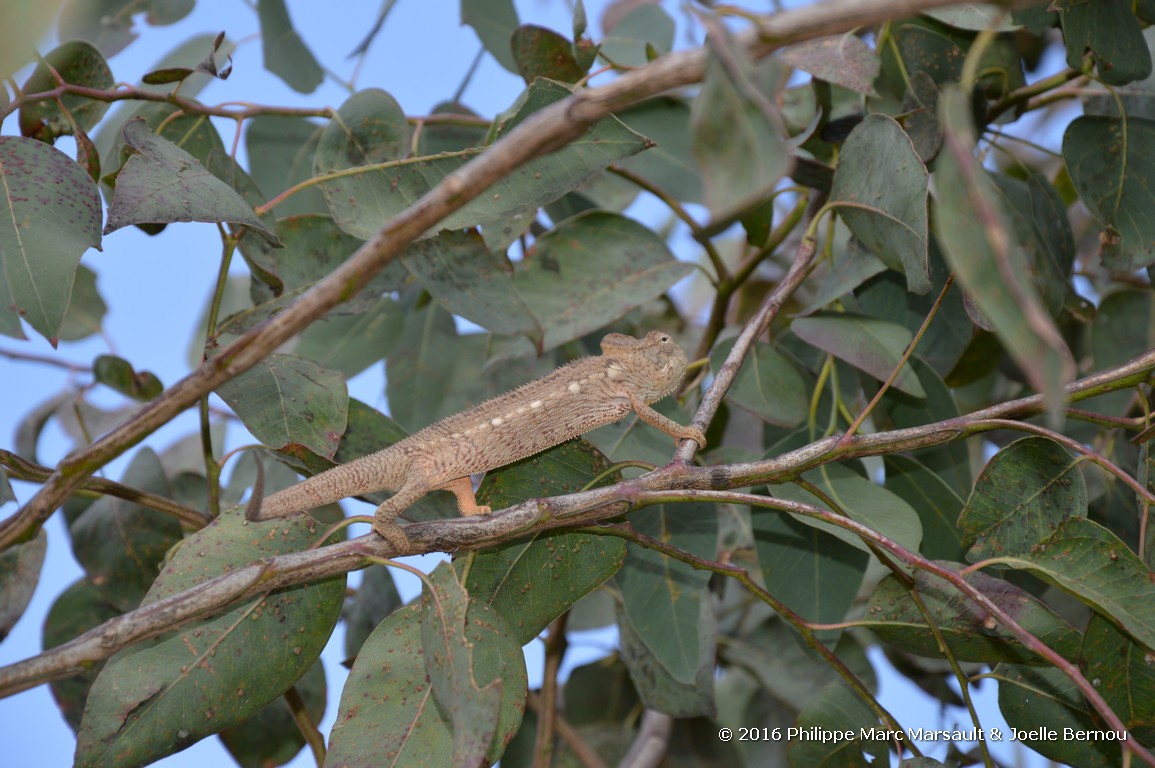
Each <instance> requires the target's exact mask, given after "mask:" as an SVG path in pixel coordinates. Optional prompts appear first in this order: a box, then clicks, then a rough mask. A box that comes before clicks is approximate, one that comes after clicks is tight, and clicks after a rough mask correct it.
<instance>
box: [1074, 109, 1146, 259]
mask: <svg viewBox="0 0 1155 768" xmlns="http://www.w3.org/2000/svg"><path fill="white" fill-rule="evenodd" d="M1152 142H1155V121H1151V120H1144V119H1142V118H1127V119H1126V120H1121V119H1118V118H1112V117H1100V116H1096V115H1084V116H1083V117H1078V118H1075V120H1073V121H1072V122H1071V124H1070V125H1068V126H1067V130H1066V131H1065V132H1064V133H1063V159H1064V160H1065V161H1066V163H1067V172H1068V173H1070V175H1071V182H1072V183H1073V184H1074V185H1075V189H1076V190H1078V192H1079V198H1080V199H1081V200H1082V201H1083V202H1084V203H1086V205H1087V208H1088V209H1089V210H1090V211H1091V214H1092V215H1094V217H1095V218H1096V219H1098V221H1099V223H1100V224H1102V225H1103V230H1102V232H1101V233H1100V236H1099V241H1100V243H1102V246H1103V250H1102V256H1103V264H1104V265H1105V266H1106V267H1107V268H1108V269H1120V270H1125V271H1128V272H1129V271H1133V270H1136V269H1141V268H1142V267H1145V266H1147V265H1149V264H1152V263H1155V223H1152V221H1151V218H1150V217H1149V216H1148V215H1147V211H1149V210H1150V209H1151V206H1152V205H1155V195H1153V194H1152V191H1151V190H1152V184H1151V179H1152V177H1155V152H1152V146H1155V144H1153V143H1152Z"/></svg>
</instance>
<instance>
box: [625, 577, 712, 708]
mask: <svg viewBox="0 0 1155 768" xmlns="http://www.w3.org/2000/svg"><path fill="white" fill-rule="evenodd" d="M698 610H699V617H700V618H699V620H698V622H696V624H687V625H685V626H679V627H678V630H679V632H681V633H684V636H685V638H684V639H686V640H690V639H692V640H693V644H692V647H686V648H682V649H679V651H685V652H691V651H693V652H696V653H697V658H696V659H692V658H690V657H687V658H686V661H693V662H695V665H694V676H693V677H692V678H691V679H688V680H687V679H683V678H682V677H681V676H680V673H679V672H678V670H676V669H673V668H672V667H671V666H670V658H669V657H668V656H666V657H663V656H659V655H658V653H659V651H655V650H653V648H652V646H651V641H652V638H653V636H654V635H655V634H656V633H657V632H656V629H654V628H650V629H648V630H641V629H639V628H638V627H637V626H636V625H635V624H634V621H633V620H632V619H631V618H630V616H629V614H628V613H627V609H626V608H625V607H624V606H620V607H619V608H618V611H617V613H618V636H619V639H618V644H619V646H620V647H621V657H622V661H623V662H624V663H625V665H626V668H627V669H629V671H630V677H631V678H632V679H633V681H634V685H635V686H636V687H637V690H638V696H639V697H640V698H641V700H642V702H643V703H644V704H645V705H646V707H647V708H648V709H654V710H657V711H659V712H664V713H666V714H668V715H671V716H673V717H678V718H689V717H697V716H699V715H706V716H711V717H712V716H713V715H715V714H716V713H717V710H718V705H717V703H716V701H715V697H714V670H715V665H716V661H715V645H716V643H717V634H718V627H717V624H716V621H715V619H714V612H713V609H712V608H711V607H710V605H709V601H708V600H703V601H701V602H700V603H699V604H698Z"/></svg>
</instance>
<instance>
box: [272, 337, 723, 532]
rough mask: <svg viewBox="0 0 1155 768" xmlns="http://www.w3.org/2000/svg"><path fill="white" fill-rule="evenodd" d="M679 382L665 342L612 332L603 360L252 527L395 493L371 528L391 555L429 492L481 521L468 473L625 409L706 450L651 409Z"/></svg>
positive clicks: (308, 487)
mask: <svg viewBox="0 0 1155 768" xmlns="http://www.w3.org/2000/svg"><path fill="white" fill-rule="evenodd" d="M685 374H686V353H685V352H683V351H682V349H681V348H680V347H679V346H678V345H677V344H676V343H675V342H674V340H673V339H672V338H670V336H668V335H667V334H664V333H662V332H660V331H651V332H650V333H648V334H647V335H646V337H645V338H644V339H636V338H634V337H632V336H626V335H624V334H620V333H611V334H609V335H607V336H606V337H605V338H603V339H602V354H601V355H599V356H597V357H585V358H581V359H580V360H575V361H573V362H572V363H569V364H567V365H564V366H562V367H561V368H558V369H557V370H555V371H553V372H551V373H549V374H546V375H545V376H543V377H542V378H540V379H536V380H534V381H531V382H529V383H528V384H523V385H522V386H520V387H518V388H517V389H514V390H511V391H509V392H506V393H505V394H504V395H498V396H497V397H495V398H493V399H491V400H487V401H485V402H484V403H481V404H480V405H477V406H474V407H473V408H469V409H468V410H465V411H462V412H461V413H458V414H455V415H453V416H449V417H448V418H445V419H442V420H441V421H439V422H437V423H435V424H432V425H430V426H428V427H426V428H425V429H423V430H421V431H420V432H417V433H415V434H413V435H410V436H409V437H407V438H405V439H404V440H401V441H398V442H397V443H394V444H393V445H391V446H389V447H388V448H385V449H384V450H381V451H378V452H377V453H373V454H370V455H368V456H362V457H361V458H359V459H357V460H355V461H351V462H349V463H348V464H342V465H341V466H338V467H333V468H332V469H329V470H327V471H325V472H322V473H321V474H319V475H315V476H314V477H311V478H309V479H308V480H305V481H303V482H301V483H298V484H297V485H294V486H292V487H291V488H286V489H285V490H283V491H280V492H279V493H275V494H273V495H272V496H270V497H269V498H267V499H265V501H264V503H263V504H262V505H261V508H260V512H259V514H257V515H256V517H255V518H254V519H259V520H266V519H268V518H272V517H284V516H286V515H291V514H294V513H298V512H304V511H307V510H309V509H313V508H315V507H319V506H322V505H324V504H330V503H332V502H335V501H338V500H340V499H343V498H346V497H348V496H359V495H361V494H365V493H372V492H374V491H395V493H394V495H393V496H392V497H391V498H390V499H389V500H388V501H386V502H385V503H384V504H382V505H381V506H379V507H378V508H377V512H376V516H375V520H374V523H373V529H374V530H375V531H376V532H377V533H379V534H380V535H381V536H384V537H385V538H386V539H388V540H389V541H390V543H392V544H394V545H395V546H396V547H398V550H399V551H405V550H406V549H407V548H408V543H409V542H408V539H407V538H406V536H405V533H404V532H403V531H402V529H401V527H400V526H399V525H397V523H396V520H397V516H398V515H400V514H401V513H402V512H403V511H405V510H406V509H407V508H408V507H409V506H410V505H411V504H413V503H414V502H416V501H417V500H418V499H420V498H421V497H422V496H424V495H425V494H426V493H428V492H429V491H433V490H448V491H451V492H453V493H454V494H455V495H456V496H457V506H458V509H459V510H460V511H461V514H463V515H483V514H488V513H489V511H490V509H489V507H484V506H479V505H478V504H477V499H476V497H474V495H473V486H472V484H471V482H470V477H469V476H470V475H473V474H476V473H478V472H486V471H488V470H491V469H496V468H497V467H503V466H505V465H506V464H512V463H513V462H515V461H518V460H520V459H524V458H526V457H527V456H532V455H534V454H535V453H540V452H542V451H544V450H546V449H547V448H552V447H553V446H555V445H558V444H560V443H564V442H565V441H566V440H570V439H572V438H575V437H577V436H578V435H581V434H584V433H586V432H589V431H590V430H591V429H594V428H596V427H601V426H604V425H606V424H612V423H613V422H615V421H619V420H621V419H622V418H624V417H625V416H626V414H628V413H629V412H630V411H633V412H635V413H637V414H638V416H639V417H640V418H641V419H642V421H644V422H646V423H647V424H650V425H652V426H654V427H657V428H658V429H660V430H662V431H663V432H665V433H666V434H668V435H670V436H671V437H673V438H674V439H676V440H678V439H689V440H694V441H695V442H697V443H698V445H699V446H704V445H705V444H706V439H705V436H704V435H703V434H702V432H701V430H699V429H697V428H694V427H684V426H682V425H680V424H678V423H676V422H674V421H671V420H670V419H668V418H666V417H665V416H663V415H661V414H660V413H658V412H657V411H655V410H654V409H653V408H651V407H650V404H651V403H654V402H657V401H658V400H661V399H662V398H663V397H665V396H667V395H669V394H671V393H672V392H673V391H674V390H675V389H677V388H678V386H679V385H680V384H681V383H682V379H683V377H684V376H685Z"/></svg>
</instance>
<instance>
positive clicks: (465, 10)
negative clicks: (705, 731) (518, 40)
mask: <svg viewBox="0 0 1155 768" xmlns="http://www.w3.org/2000/svg"><path fill="white" fill-rule="evenodd" d="M461 23H462V24H463V25H466V26H470V27H473V31H474V32H476V33H477V37H478V39H480V40H481V44H482V45H483V46H485V50H487V51H489V53H490V54H491V55H492V56H493V58H495V59H497V63H498V64H500V65H501V66H503V67H505V68H506V69H508V70H509V71H510V72H513V73H514V74H517V62H515V61H514V59H513V51H512V50H510V45H509V40H510V37H511V36H512V35H513V31H514V30H515V29H517V26H518V21H517V9H515V8H514V7H513V0H461Z"/></svg>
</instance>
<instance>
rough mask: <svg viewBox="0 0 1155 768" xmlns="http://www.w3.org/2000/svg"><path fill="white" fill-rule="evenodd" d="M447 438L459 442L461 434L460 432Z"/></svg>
mask: <svg viewBox="0 0 1155 768" xmlns="http://www.w3.org/2000/svg"><path fill="white" fill-rule="evenodd" d="M449 437H450V438H452V439H453V440H460V439H461V433H460V432H454V433H453V434H452V435H450V436H449Z"/></svg>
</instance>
